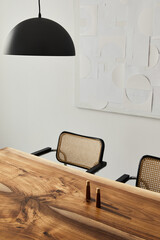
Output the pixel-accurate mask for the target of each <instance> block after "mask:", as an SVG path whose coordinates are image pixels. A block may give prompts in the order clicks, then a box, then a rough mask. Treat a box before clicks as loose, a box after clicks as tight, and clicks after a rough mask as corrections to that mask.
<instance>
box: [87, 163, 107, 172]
mask: <svg viewBox="0 0 160 240" xmlns="http://www.w3.org/2000/svg"><path fill="white" fill-rule="evenodd" d="M106 165H107V163H106V162H103V161H102V162H100V163H98V164H97V165H95V166H94V167H92V168H90V169H88V170H87V171H86V172H88V173H92V174H94V173H96V172H98V171H99V170H100V169H102V168H104V167H105V166H106Z"/></svg>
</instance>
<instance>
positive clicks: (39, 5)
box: [38, 0, 41, 18]
mask: <svg viewBox="0 0 160 240" xmlns="http://www.w3.org/2000/svg"><path fill="white" fill-rule="evenodd" d="M38 7H39V13H38V17H39V18H41V3H40V0H38Z"/></svg>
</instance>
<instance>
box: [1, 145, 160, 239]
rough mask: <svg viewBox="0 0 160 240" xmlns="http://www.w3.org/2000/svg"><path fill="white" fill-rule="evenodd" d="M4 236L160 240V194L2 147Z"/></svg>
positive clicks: (10, 237)
mask: <svg viewBox="0 0 160 240" xmlns="http://www.w3.org/2000/svg"><path fill="white" fill-rule="evenodd" d="M86 180H89V181H90V186H91V201H90V202H86V192H85V191H86ZM96 188H100V190H101V208H100V209H99V208H96V203H95V198H96ZM5 189H6V190H5ZM7 189H8V191H7ZM13 237H14V238H13ZM0 239H1V240H3V239H5V240H11V239H16V240H22V239H23V240H32V239H34V240H43V239H44V240H45V239H54V240H55V239H56V240H59V239H65V240H71V239H76V240H79V239H80V240H81V239H82V240H84V239H85V240H95V239H96V240H97V239H100V240H103V239H104V240H106V239H111V240H122V239H123V240H125V239H126V240H127V239H128V240H132V239H133V240H139V239H146V240H152V239H153V240H158V239H160V195H159V194H158V193H152V192H150V191H147V190H142V189H138V188H135V187H132V186H127V185H125V184H121V183H117V182H115V181H111V180H108V179H103V178H100V177H97V176H93V175H91V174H88V173H83V172H80V171H78V170H73V169H71V168H68V167H64V166H62V165H58V164H54V163H52V162H50V161H46V160H44V159H42V158H38V157H35V156H32V155H30V154H27V153H23V152H21V151H18V150H14V149H11V148H5V149H2V150H0Z"/></svg>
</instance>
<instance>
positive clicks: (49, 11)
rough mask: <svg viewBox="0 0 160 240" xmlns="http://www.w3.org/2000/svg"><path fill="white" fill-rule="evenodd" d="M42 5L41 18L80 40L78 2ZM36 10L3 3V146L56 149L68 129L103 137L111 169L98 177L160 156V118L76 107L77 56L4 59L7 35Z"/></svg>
mask: <svg viewBox="0 0 160 240" xmlns="http://www.w3.org/2000/svg"><path fill="white" fill-rule="evenodd" d="M41 2H42V16H43V17H46V18H50V19H53V20H55V21H57V22H59V23H60V24H62V25H63V26H64V27H65V28H66V29H67V30H68V32H69V33H70V34H71V36H72V37H73V39H74V40H75V38H76V37H75V32H76V31H75V30H76V24H75V19H76V17H77V14H76V11H77V9H76V7H77V0H45V1H44V0H41ZM37 10H38V9H37V1H36V0H35V1H33V0H32V1H31V0H30V1H27V0H14V1H10V0H0V148H3V147H6V146H9V147H13V148H17V149H20V150H22V151H26V152H32V151H35V150H38V149H40V148H43V147H46V146H54V147H55V146H56V144H57V139H58V135H59V134H60V132H62V131H63V130H67V131H71V132H75V133H80V134H84V135H88V136H95V137H100V138H102V139H104V141H105V144H106V149H105V154H104V160H105V161H107V162H108V166H107V167H106V168H105V169H104V170H102V171H101V172H99V173H98V175H101V176H103V177H107V178H111V179H116V178H117V177H119V176H120V175H121V174H123V173H131V174H135V173H136V170H137V166H138V162H139V159H140V158H141V157H142V156H143V155H144V154H151V155H156V156H160V120H157V119H151V118H143V117H135V116H127V115H121V114H113V113H106V112H98V111H92V110H85V109H79V108H77V107H76V106H75V76H76V74H75V58H74V57H69V58H67V57H22V56H21V57H19V56H17V57H16V56H4V55H3V48H4V43H5V39H6V36H7V33H8V32H9V31H10V30H11V29H12V28H13V27H14V26H15V25H16V24H17V23H19V22H20V21H22V20H25V19H27V18H32V17H36V16H37ZM47 158H51V159H52V158H53V159H54V157H53V155H49V156H48V157H47Z"/></svg>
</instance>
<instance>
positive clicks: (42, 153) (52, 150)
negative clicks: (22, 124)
mask: <svg viewBox="0 0 160 240" xmlns="http://www.w3.org/2000/svg"><path fill="white" fill-rule="evenodd" d="M55 151H56V150H55V149H52V148H50V147H46V148H43V149H41V150H38V151H36V152H33V153H31V154H33V155H35V156H41V155H44V154H46V153H49V152H55Z"/></svg>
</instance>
